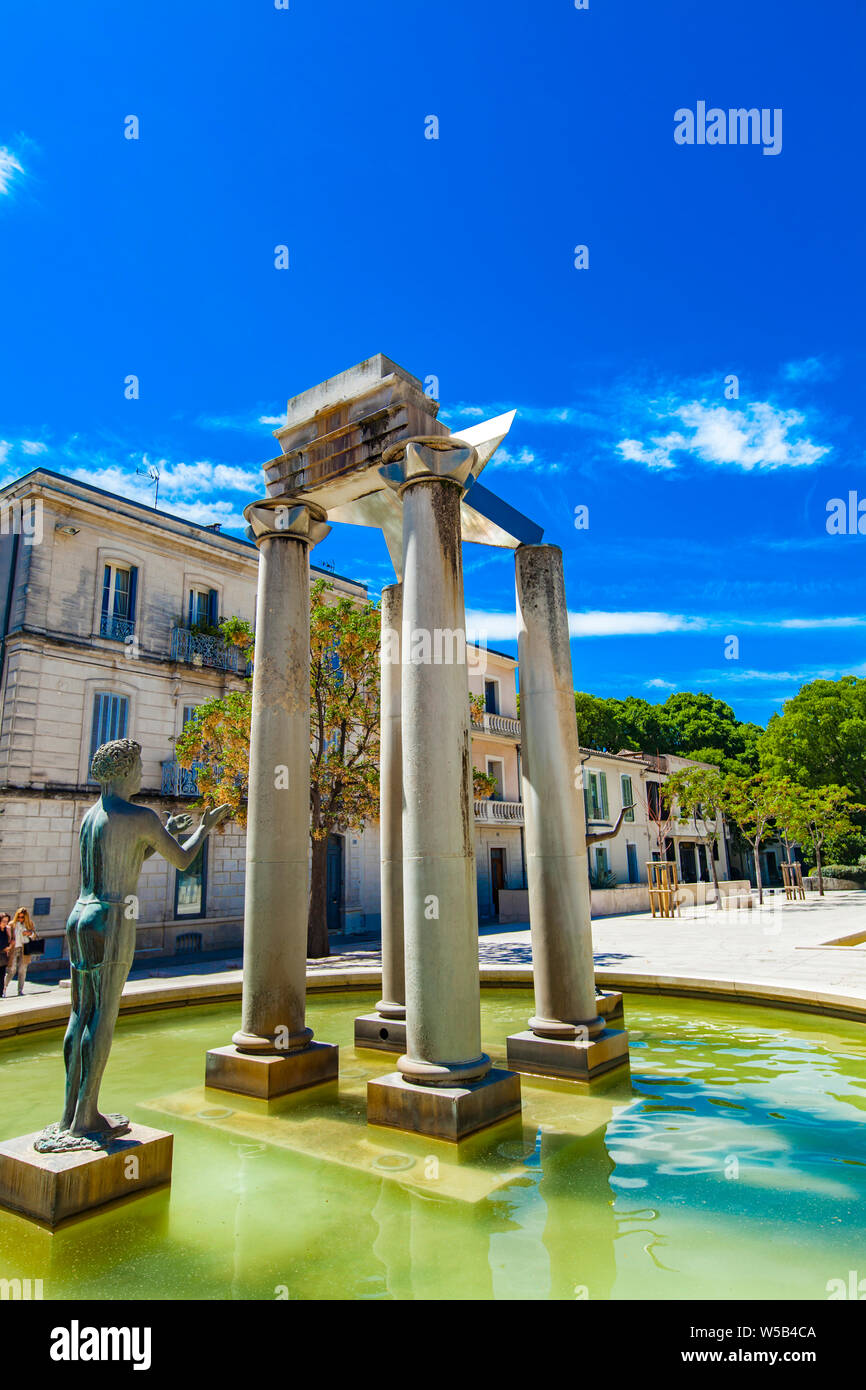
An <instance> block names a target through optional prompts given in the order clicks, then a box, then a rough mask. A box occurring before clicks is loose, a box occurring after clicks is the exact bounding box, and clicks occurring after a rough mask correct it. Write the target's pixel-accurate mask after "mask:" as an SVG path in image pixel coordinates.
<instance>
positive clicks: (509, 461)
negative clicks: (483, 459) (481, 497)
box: [458, 431, 562, 474]
mask: <svg viewBox="0 0 866 1390" xmlns="http://www.w3.org/2000/svg"><path fill="white" fill-rule="evenodd" d="M458 434H459V431H458ZM495 468H519V469H520V470H521V471H522V472H524V473H544V474H548V473H560V472H561V471H562V466H561V464H558V463H547V462H545V460H544V459H541V458H539V457H538V455H537V454H536V453H534V452H533V450H532V449H526V448H523V449H519V450H518V451H517V452H512V451H511V449H509V448H507V447H506V446H505V445H504V444H500V446H499V448H498V449H497V450H496V453H495V454H494V455H493V458H492V459H491V460H490V462H489V463H488V465H487V469H486V471H488V472H489V471H490V470H492V469H495Z"/></svg>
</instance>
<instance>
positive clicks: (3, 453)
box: [0, 439, 12, 464]
mask: <svg viewBox="0 0 866 1390" xmlns="http://www.w3.org/2000/svg"><path fill="white" fill-rule="evenodd" d="M11 448H12V445H11V444H10V443H9V440H8V439H0V464H4V463H5V462H6V460H7V458H8V457H9V451H10V449H11Z"/></svg>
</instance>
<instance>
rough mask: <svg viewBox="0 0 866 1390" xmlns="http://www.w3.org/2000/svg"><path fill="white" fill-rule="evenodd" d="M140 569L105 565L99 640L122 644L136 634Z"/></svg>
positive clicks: (132, 566)
mask: <svg viewBox="0 0 866 1390" xmlns="http://www.w3.org/2000/svg"><path fill="white" fill-rule="evenodd" d="M137 587H138V569H137V568H136V566H135V565H128V566H125V567H124V566H123V565H106V566H105V569H104V570H103V574H102V612H101V615H100V620H99V635H100V637H108V638H110V639H111V640H112V641H113V642H123V641H125V640H126V638H127V637H131V636H132V634H133V633H134V632H135V597H136V589H137Z"/></svg>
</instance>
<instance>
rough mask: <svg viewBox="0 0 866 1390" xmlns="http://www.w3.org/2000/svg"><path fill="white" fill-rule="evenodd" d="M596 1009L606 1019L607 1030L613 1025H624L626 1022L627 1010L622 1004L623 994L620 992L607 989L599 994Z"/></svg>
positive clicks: (596, 998)
mask: <svg viewBox="0 0 866 1390" xmlns="http://www.w3.org/2000/svg"><path fill="white" fill-rule="evenodd" d="M595 1007H596V1008H597V1009H598V1012H599V1013H600V1014H601V1017H602V1018H603V1019H604V1022H605V1027H606V1028H610V1027H611V1026H612V1025H613V1024H620V1025H622V1024H623V1023H624V1022H625V1010H624V1009H623V1004H622V994H621V993H620V991H619V990H616V989H606V990H603V992H602V993H601V994H597V995H596V996H595Z"/></svg>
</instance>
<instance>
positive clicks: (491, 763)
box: [487, 758, 505, 801]
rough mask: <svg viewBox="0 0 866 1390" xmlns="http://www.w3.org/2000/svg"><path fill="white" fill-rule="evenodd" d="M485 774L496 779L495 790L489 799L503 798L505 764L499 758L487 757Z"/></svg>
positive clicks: (498, 799)
mask: <svg viewBox="0 0 866 1390" xmlns="http://www.w3.org/2000/svg"><path fill="white" fill-rule="evenodd" d="M487 776H488V777H493V778H495V779H496V790H495V792H494V793H493V796H492V797H491V798H490V799H491V801H504V800H505V764H504V762H503V761H502V759H501V758H488V759H487Z"/></svg>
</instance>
